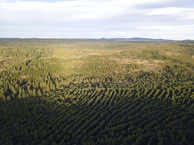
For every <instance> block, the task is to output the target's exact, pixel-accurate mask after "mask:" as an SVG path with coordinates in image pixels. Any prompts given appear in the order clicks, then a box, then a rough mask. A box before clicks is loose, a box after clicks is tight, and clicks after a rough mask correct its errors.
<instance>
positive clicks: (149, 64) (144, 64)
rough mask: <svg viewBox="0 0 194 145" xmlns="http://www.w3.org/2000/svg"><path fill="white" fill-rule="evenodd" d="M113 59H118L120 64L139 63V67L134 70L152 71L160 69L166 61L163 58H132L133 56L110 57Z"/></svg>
mask: <svg viewBox="0 0 194 145" xmlns="http://www.w3.org/2000/svg"><path fill="white" fill-rule="evenodd" d="M110 59H111V60H113V61H116V62H117V63H120V64H134V65H138V66H139V68H138V69H134V70H133V71H136V72H137V71H141V70H144V71H150V70H157V69H160V68H161V67H162V66H161V63H164V61H162V60H144V59H132V58H110Z"/></svg>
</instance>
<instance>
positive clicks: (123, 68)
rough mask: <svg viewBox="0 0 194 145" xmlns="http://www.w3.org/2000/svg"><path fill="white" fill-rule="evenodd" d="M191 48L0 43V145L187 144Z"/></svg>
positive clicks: (193, 137)
mask: <svg viewBox="0 0 194 145" xmlns="http://www.w3.org/2000/svg"><path fill="white" fill-rule="evenodd" d="M193 144H194V43H192V42H127V41H111V40H65V39H64V40H63V39H48V40H47V39H0V145H193Z"/></svg>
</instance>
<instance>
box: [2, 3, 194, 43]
mask: <svg viewBox="0 0 194 145" xmlns="http://www.w3.org/2000/svg"><path fill="white" fill-rule="evenodd" d="M16 37H17V38H132V37H144V38H155V39H158V38H163V39H173V40H183V39H193V40H194V0H0V38H16Z"/></svg>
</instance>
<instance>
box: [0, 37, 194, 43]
mask: <svg viewBox="0 0 194 145" xmlns="http://www.w3.org/2000/svg"><path fill="white" fill-rule="evenodd" d="M0 40H60V41H61V40H86V41H90V40H91V41H92V40H93V41H129V42H194V40H191V39H185V40H170V39H153V38H141V37H133V38H0Z"/></svg>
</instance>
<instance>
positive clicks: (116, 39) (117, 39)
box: [103, 37, 176, 42]
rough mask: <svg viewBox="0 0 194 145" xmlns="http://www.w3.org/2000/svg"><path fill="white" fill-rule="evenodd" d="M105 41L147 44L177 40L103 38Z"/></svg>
mask: <svg viewBox="0 0 194 145" xmlns="http://www.w3.org/2000/svg"><path fill="white" fill-rule="evenodd" d="M103 39H104V40H115V41H145V42H174V41H176V40H169V39H152V38H140V37H134V38H108V39H106V38H103Z"/></svg>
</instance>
